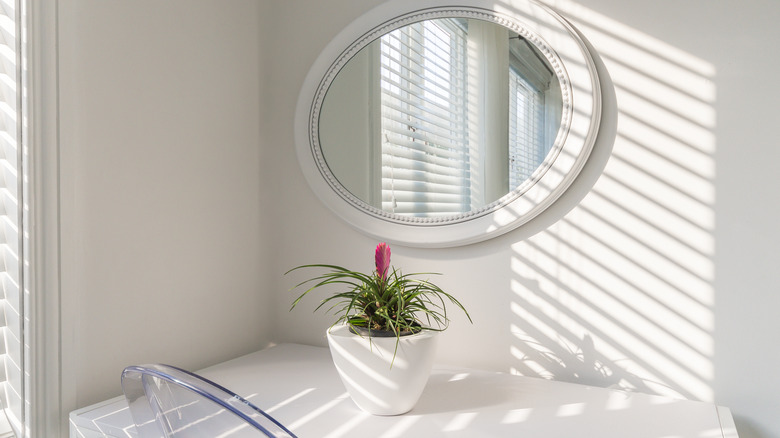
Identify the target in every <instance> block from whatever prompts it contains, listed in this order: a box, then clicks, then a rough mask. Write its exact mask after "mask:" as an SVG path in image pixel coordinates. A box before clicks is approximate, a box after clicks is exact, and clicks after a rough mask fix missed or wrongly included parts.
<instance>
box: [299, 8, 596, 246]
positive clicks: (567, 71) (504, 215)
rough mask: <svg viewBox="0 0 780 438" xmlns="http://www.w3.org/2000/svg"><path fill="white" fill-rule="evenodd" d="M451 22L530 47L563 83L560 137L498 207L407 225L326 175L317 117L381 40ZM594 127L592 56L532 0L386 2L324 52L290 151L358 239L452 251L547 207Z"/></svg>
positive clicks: (578, 162)
mask: <svg viewBox="0 0 780 438" xmlns="http://www.w3.org/2000/svg"><path fill="white" fill-rule="evenodd" d="M451 16H459V17H467V18H476V19H483V20H489V21H493V22H495V23H498V24H502V25H504V26H506V27H508V28H510V29H512V30H513V31H515V32H517V33H519V34H520V35H523V36H524V37H525V38H526V39H528V40H529V41H531V42H532V43H534V44H535V45H536V46H537V47H538V48H539V49H540V51H541V52H542V53H543V54H544V55H545V56H546V57H547V59H548V61H549V62H550V64H551V65H552V66H553V69H554V70H555V72H556V75H557V76H558V79H559V82H560V83H561V88H562V90H561V91H562V92H561V94H562V96H563V108H564V109H563V115H562V122H561V130H560V131H559V133H558V136H557V138H556V141H555V144H554V145H553V147H552V150H551V152H550V154H549V155H548V156H547V159H546V160H545V163H544V164H543V165H542V166H540V167H539V169H537V171H536V172H535V173H534V174H533V176H532V177H531V178H529V180H527V181H526V182H525V183H523V184H522V185H520V187H518V188H516V189H515V190H513V191H512V192H510V193H508V194H507V195H506V196H504V197H502V198H501V199H499V200H498V201H496V202H494V203H492V204H490V205H488V206H486V207H484V208H482V209H479V210H474V211H471V212H469V213H465V214H460V215H453V216H447V217H444V218H414V217H406V216H401V215H397V214H393V213H389V212H385V211H382V210H379V209H377V208H375V207H372V206H370V205H368V204H366V203H365V202H363V201H362V200H360V199H358V198H356V197H355V196H353V195H352V194H351V193H349V191H347V190H346V189H345V188H344V187H343V186H342V185H341V184H340V183H339V182H338V180H337V179H336V178H335V177H334V176H333V174H332V173H331V172H330V170H329V169H328V166H327V164H326V163H325V160H324V158H323V155H322V150H321V148H320V144H319V134H318V131H319V128H318V121H319V111H320V109H321V107H322V101H323V99H324V97H325V93H326V92H327V89H328V86H329V85H330V83H331V82H332V81H333V79H334V77H335V76H336V74H337V73H338V72H339V70H340V69H341V67H343V65H344V64H345V63H346V62H347V61H348V60H349V59H351V57H352V56H353V55H354V54H355V53H357V52H358V51H359V50H360V49H362V48H363V47H365V46H366V45H367V44H368V43H370V42H371V41H373V40H376V39H377V38H379V37H380V36H381V35H383V34H385V33H387V32H389V31H391V30H394V29H396V28H398V27H401V26H403V25H406V24H409V23H411V22H414V21H420V20H424V19H433V18H444V17H451ZM600 120H601V89H600V82H599V78H598V75H597V72H596V67H595V63H594V60H593V56H592V54H591V53H590V51H589V50H588V48H587V46H586V44H585V42H584V41H583V40H582V38H581V37H580V35H579V33H578V32H577V30H576V29H575V28H574V27H573V26H572V25H571V24H570V23H569V22H568V21H566V20H565V19H564V18H563V17H561V16H560V15H558V14H557V13H555V12H554V11H552V10H551V9H549V8H548V7H546V6H543V5H541V4H539V3H536V2H534V1H533V0H459V1H458V2H457V5H455V6H453V0H391V1H389V2H387V3H384V4H382V5H380V6H378V7H377V8H375V9H373V10H371V11H369V12H368V13H366V14H365V15H363V16H361V17H359V18H358V19H357V20H355V21H353V22H352V23H351V24H349V25H348V26H347V27H346V28H344V30H342V31H341V32H340V33H339V34H338V35H337V36H336V37H335V38H334V39H333V40H332V41H331V42H330V43H329V44H328V45H327V46H326V47H325V49H324V50H323V51H322V53H321V54H320V56H319V57H318V58H317V60H316V61H315V63H314V64H313V65H312V67H311V69H310V71H309V74H308V75H307V77H306V79H305V81H304V84H303V86H302V89H301V93H300V96H299V98H298V105H297V109H296V114H295V143H296V152H297V155H298V160H299V162H300V165H301V169H302V171H303V174H304V176H305V178H306V180H307V182H308V183H309V185H310V186H311V188H312V190H313V191H314V193H315V194H316V195H317V197H319V199H320V200H321V201H322V202H323V203H324V204H325V205H326V206H327V207H329V208H330V209H331V210H332V211H333V212H334V213H336V215H338V216H339V217H340V218H341V219H343V220H345V221H346V222H347V223H348V224H350V225H351V226H353V227H354V228H356V229H357V230H359V231H361V232H363V233H365V234H368V235H370V236H372V237H375V238H377V239H380V240H383V241H388V242H392V243H396V244H401V245H407V246H415V247H437V248H441V247H451V246H460V245H467V244H470V243H475V242H480V241H483V240H487V239H491V238H493V237H496V236H499V235H501V234H504V233H506V232H508V231H511V230H513V229H515V228H517V227H519V226H521V225H523V224H525V223H527V222H528V221H529V220H531V219H533V218H534V217H536V216H537V215H539V213H541V212H542V211H544V210H545V209H546V208H547V207H549V206H550V205H552V203H553V202H555V201H556V200H557V199H558V198H559V197H560V196H561V195H562V194H563V193H564V192H565V191H566V190H567V189H568V188H569V186H570V185H571V184H572V182H573V181H574V179H575V178H576V177H577V175H578V174H579V173H580V171H581V170H582V167H583V166H584V164H585V162H586V161H587V159H588V157H589V156H590V152H591V150H592V149H593V145H594V143H595V140H596V134H597V133H598V128H599V123H600Z"/></svg>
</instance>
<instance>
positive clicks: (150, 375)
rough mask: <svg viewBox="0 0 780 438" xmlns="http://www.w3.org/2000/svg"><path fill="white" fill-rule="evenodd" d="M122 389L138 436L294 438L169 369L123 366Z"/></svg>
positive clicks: (211, 386)
mask: <svg viewBox="0 0 780 438" xmlns="http://www.w3.org/2000/svg"><path fill="white" fill-rule="evenodd" d="M122 390H123V391H124V393H125V399H126V400H127V403H128V405H129V406H130V413H131V415H132V417H133V422H134V423H135V426H136V431H137V433H138V437H139V438H217V437H219V438H222V437H225V438H245V437H246V438H267V437H271V438H295V435H293V434H292V433H291V432H290V431H289V430H287V429H286V428H285V427H284V426H282V425H281V424H280V423H279V422H277V421H276V420H275V419H274V418H273V417H271V416H270V415H268V414H267V413H265V412H263V411H262V410H261V409H259V408H257V407H256V406H254V405H253V404H252V403H250V402H249V401H247V400H245V399H243V398H241V397H239V396H238V395H236V394H234V393H233V392H231V391H230V390H228V389H226V388H223V387H222V386H220V385H218V384H216V383H214V382H211V381H209V380H207V379H205V378H203V377H200V376H198V375H197V374H193V373H190V372H188V371H185V370H182V369H179V368H176V367H172V366H169V365H143V366H131V367H127V368H125V370H124V371H123V372H122Z"/></svg>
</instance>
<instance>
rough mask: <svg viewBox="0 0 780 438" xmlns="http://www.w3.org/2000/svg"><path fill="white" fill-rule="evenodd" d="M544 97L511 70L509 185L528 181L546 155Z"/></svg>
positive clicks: (512, 185)
mask: <svg viewBox="0 0 780 438" xmlns="http://www.w3.org/2000/svg"><path fill="white" fill-rule="evenodd" d="M545 144H546V143H545V141H544V95H543V94H542V92H540V91H538V90H536V89H535V88H534V87H533V86H532V85H531V84H530V83H529V82H528V81H526V80H525V79H524V78H523V77H522V76H521V75H520V74H519V73H518V72H517V71H516V70H515V69H514V68H510V69H509V184H510V187H513V188H514V187H517V186H519V185H520V184H522V183H523V181H525V180H526V179H528V178H529V177H530V176H531V174H532V173H533V172H534V171H535V170H536V168H537V167H538V163H541V162H542V161H543V160H544V158H545V155H546V151H545V150H544V145H545Z"/></svg>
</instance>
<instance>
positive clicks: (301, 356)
mask: <svg viewBox="0 0 780 438" xmlns="http://www.w3.org/2000/svg"><path fill="white" fill-rule="evenodd" d="M120 372H121V370H117V376H119V374H120ZM198 373H199V374H201V375H202V376H204V377H206V378H208V379H211V380H213V381H215V382H217V383H219V384H221V385H223V386H225V387H227V388H229V389H231V390H232V391H234V392H235V393H237V394H239V395H241V396H243V397H245V398H246V399H248V400H249V401H251V402H252V403H253V404H255V405H256V406H258V407H259V408H261V409H263V410H265V411H266V412H268V413H269V414H270V415H272V416H273V417H275V418H276V419H277V420H279V421H280V422H281V423H282V424H284V425H285V426H287V427H288V428H289V429H290V430H291V431H292V432H293V433H295V434H296V435H298V437H299V438H309V437H311V438H326V437H327V438H336V437H354V436H374V437H377V438H392V437H426V438H427V437H469V438H473V437H521V436H527V437H545V438H558V437H560V438H564V437H566V438H570V437H589V438H590V437H594V438H595V437H599V438H626V437H631V438H643V437H646V438H658V437H672V436H673V437H678V438H702V437H711V438H715V437H717V438H736V437H737V432H736V429H735V427H734V422H733V420H732V417H731V413H730V412H729V410H728V409H727V408H723V407H718V406H715V405H712V404H709V403H702V402H694V401H687V400H677V399H672V398H667V397H660V396H651V395H646V394H636V393H628V392H624V391H618V390H612V389H604V388H596V387H590V386H584V385H576V384H571V383H562V382H555V381H549V380H542V379H536V378H529V377H520V376H513V375H509V374H505V373H495V372H486V371H478V370H468V369H449V368H442V367H435V368H434V370H433V373H432V374H431V377H430V379H429V381H428V385H427V386H426V389H425V391H424V392H423V395H422V397H421V398H420V401H419V402H418V403H417V405H416V406H415V408H414V409H412V411H411V412H409V413H407V414H405V415H400V416H395V417H380V416H373V415H370V414H367V413H365V412H363V411H361V410H360V409H359V408H358V407H357V406H355V404H354V403H353V402H352V400H351V399H350V398H349V396H348V395H347V394H346V391H345V390H344V387H343V386H342V384H341V381H340V379H339V376H338V374H337V373H336V370H335V368H334V366H333V363H332V361H331V358H330V353H329V352H328V350H327V349H326V348H320V347H309V346H303V345H295V344H282V345H278V346H274V347H271V348H268V349H265V350H261V351H258V352H256V353H252V354H249V355H247V356H243V357H240V358H237V359H234V360H230V361H227V362H224V363H221V364H219V365H216V366H213V367H210V368H207V369H204V370H201V371H199V372H198ZM117 378H118V377H117ZM70 422H71V437H74V438H75V437H80V438H81V437H83V438H91V437H113V438H119V437H132V436H135V430H134V428H133V426H132V419H131V418H130V414H129V411H128V408H127V405H126V404H125V401H124V398H123V397H117V398H115V399H111V400H107V401H105V402H102V403H98V404H96V405H93V406H89V407H86V408H83V409H79V410H77V411H74V412H72V413H71V415H70Z"/></svg>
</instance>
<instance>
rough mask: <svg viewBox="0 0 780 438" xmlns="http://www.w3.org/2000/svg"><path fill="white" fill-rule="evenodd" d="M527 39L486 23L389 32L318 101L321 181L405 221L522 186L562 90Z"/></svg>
mask: <svg viewBox="0 0 780 438" xmlns="http://www.w3.org/2000/svg"><path fill="white" fill-rule="evenodd" d="M553 71H554V70H553V68H552V67H551V65H550V63H549V61H548V60H547V59H546V57H545V56H544V55H543V54H542V53H541V52H540V51H539V49H538V48H537V47H535V46H534V44H532V43H531V42H530V41H528V40H526V39H525V38H523V37H522V36H520V35H518V34H517V33H515V32H513V31H511V30H510V29H507V28H505V27H503V26H500V25H498V24H496V23H493V22H488V21H483V20H477V19H466V18H445V19H436V20H426V21H421V22H417V23H413V24H410V25H407V26H404V27H401V28H399V29H396V30H394V31H392V32H390V33H388V34H385V35H383V36H382V37H381V38H379V39H377V40H375V41H373V42H372V43H370V44H368V45H367V46H366V47H364V48H363V49H362V50H360V52H358V53H357V54H356V55H355V56H354V57H352V59H350V60H349V61H348V62H347V63H346V64H345V65H344V67H343V68H342V69H341V71H340V72H339V73H338V75H337V76H336V77H335V79H334V80H333V82H332V83H331V84H330V86H329V88H328V91H327V93H326V95H325V98H324V100H323V103H322V110H321V112H320V116H319V121H318V122H319V124H318V127H319V140H320V145H321V148H322V153H323V156H324V159H325V161H326V163H327V165H328V168H329V169H330V171H331V173H332V174H333V175H334V176H335V177H336V178H337V179H338V181H339V182H340V183H341V184H342V185H343V186H344V187H345V188H346V189H347V190H349V191H350V192H351V193H352V194H353V195H354V196H356V197H357V198H359V199H361V200H362V201H363V202H365V203H366V204H368V205H371V206H373V207H375V208H377V209H381V210H384V211H386V212H390V213H395V214H399V215H403V216H416V217H435V216H453V215H459V214H463V213H468V212H470V211H474V210H477V209H480V208H482V207H484V206H486V205H489V204H491V203H493V202H495V201H497V200H498V199H500V198H501V197H503V196H504V195H506V194H507V193H509V192H511V191H512V190H514V189H516V188H517V187H519V186H520V185H522V184H523V182H525V181H526V180H528V179H529V178H530V177H531V176H532V175H533V174H534V172H535V171H536V170H537V169H539V167H540V166H541V165H542V164H543V162H544V160H545V157H546V156H547V155H548V153H549V151H550V150H551V148H552V147H553V145H554V144H555V141H556V138H557V136H558V135H559V134H558V133H559V130H560V124H561V110H562V99H561V87H560V84H559V81H558V78H557V76H556V75H555V74H554V73H553Z"/></svg>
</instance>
